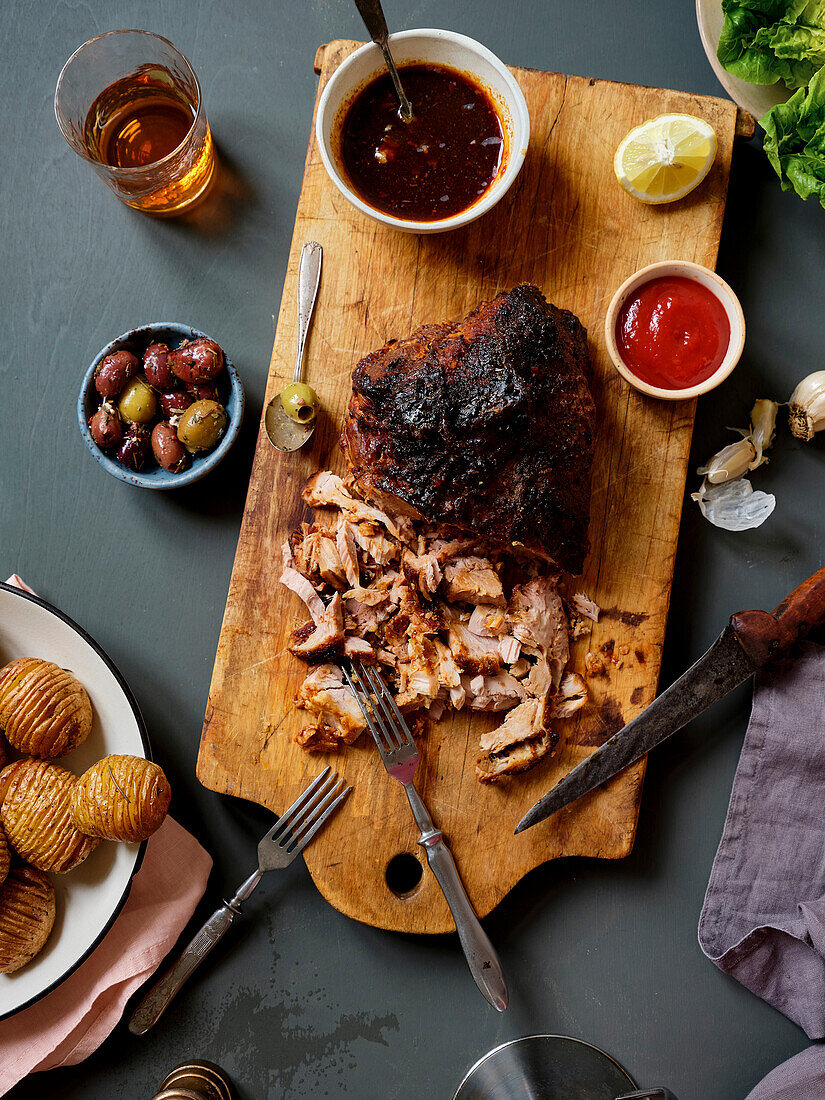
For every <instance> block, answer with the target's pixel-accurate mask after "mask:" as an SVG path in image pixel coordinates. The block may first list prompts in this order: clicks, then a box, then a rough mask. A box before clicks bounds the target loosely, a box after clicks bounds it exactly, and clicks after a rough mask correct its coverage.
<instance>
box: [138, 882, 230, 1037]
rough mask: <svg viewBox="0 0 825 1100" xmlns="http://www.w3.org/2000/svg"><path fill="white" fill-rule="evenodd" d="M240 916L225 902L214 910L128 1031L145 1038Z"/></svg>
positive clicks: (140, 1007) (147, 998) (143, 1003)
mask: <svg viewBox="0 0 825 1100" xmlns="http://www.w3.org/2000/svg"><path fill="white" fill-rule="evenodd" d="M232 900H233V901H234V900H235V899H234V898H233V899H232ZM239 914H240V910H239V909H238V908H233V907H232V905H231V903H229V902H224V904H223V905H222V906H221V907H220V909H216V910H215V912H214V913H213V914H212V916H211V917H210V918H209V920H208V921H207V922H206V924H204V925H203V927H202V928H201V929H200V931H199V932H197V933H196V934H195V936H194V938H193V939H192V940H191V941H190V943H189V944H188V945H187V946H186V947H185V948H184V949H183V952H182V953H181V954H180V955H179V956H178V958H177V959H176V961H175V962H174V963H173V964H172V966H171V967H170V968H169V970H167V971H166V973H165V974H164V975H163V977H162V978H160V979H159V980H158V981H157V982H155V984H154V985H153V986H152V988H151V989H150V990H149V992H148V993H147V994H146V995H145V996H144V998H143V1000H142V1001H141V1002H140V1004H139V1005H138V1006H137V1008H136V1009H135V1011H134V1012H133V1013H132V1016H131V1018H130V1020H129V1030H130V1031H131V1033H132V1034H133V1035H145V1034H146V1032H147V1031H148V1030H149V1029H150V1028H151V1027H154V1025H155V1024H156V1023H157V1022H158V1020H159V1019H160V1017H161V1016H162V1015H163V1013H164V1012H165V1011H166V1009H167V1008H168V1007H169V1004H170V1002H171V1001H172V998H173V997H174V996H175V995H176V994H177V993H178V992H179V990H180V988H181V986H182V985H183V984H184V982H186V981H187V980H188V979H189V978H190V977H191V975H192V974H193V973H194V972H195V970H196V969H197V968H198V966H200V964H201V963H202V962H203V960H204V959H205V958H206V956H207V955H208V954H209V952H210V951H211V950H212V948H213V947H214V946H215V945H216V944H217V943H218V942H219V941H220V940H221V938H222V937H223V936H225V935H226V933H227V932H228V931H229V929H230V928H231V926H232V922H233V920H234V919H235V917H236V916H238V915H239Z"/></svg>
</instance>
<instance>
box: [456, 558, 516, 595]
mask: <svg viewBox="0 0 825 1100" xmlns="http://www.w3.org/2000/svg"><path fill="white" fill-rule="evenodd" d="M444 595H445V596H446V597H447V599H448V600H452V601H453V602H455V603H472V604H477V603H486V604H493V605H494V606H496V607H506V606H507V598H506V596H505V595H504V589H503V588H502V587H501V579H500V578H499V575H498V573H496V571H495V569H493V567H492V565H491V564H490V562H489V561H488V560H487V559H486V558H478V557H472V558H454V559H453V560H452V561H449V562H447V564H446V565H445V566H444Z"/></svg>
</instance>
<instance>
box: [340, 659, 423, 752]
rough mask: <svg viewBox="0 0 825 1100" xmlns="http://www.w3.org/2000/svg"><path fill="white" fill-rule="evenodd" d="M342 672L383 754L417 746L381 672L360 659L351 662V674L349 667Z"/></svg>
mask: <svg viewBox="0 0 825 1100" xmlns="http://www.w3.org/2000/svg"><path fill="white" fill-rule="evenodd" d="M341 669H342V671H343V673H344V678H345V679H346V681H347V683H348V684H349V686H350V687H351V688H352V691H353V693H354V695H355V698H356V699H357V700H358V705H359V706H360V708H361V713H362V714H363V715H364V720H365V721H366V723H367V726H368V727H369V731H370V733H371V734H372V736H373V740H374V741H375V743H376V745H377V746H378V749H379V751H380V753H381V755H382V756H385V755H387V754H389V753H391V752H395V751H396V750H398V749H402V748H405V747H407V746H410V745H414V744H415V742H414V741H413V735H412V733H411V732H410V728H409V726H408V725H407V723H406V721H405V719H404V715H403V714H402V713H401V711H400V710H399V709H398V707H397V706H396V705H395V699H393V697H392V692H391V691H390V689H389V688H388V687H387V685H386V684H385V683H384V681H383V679H382V678H381V676H380V674H379V673H378V671H377V670H376V669H375V668H372V667H370V666H369V665H365V664H364V663H363V662H362V661H358V660H354V661H352V662H351V672H350V670H349V669H347V667H346V665H342V666H341Z"/></svg>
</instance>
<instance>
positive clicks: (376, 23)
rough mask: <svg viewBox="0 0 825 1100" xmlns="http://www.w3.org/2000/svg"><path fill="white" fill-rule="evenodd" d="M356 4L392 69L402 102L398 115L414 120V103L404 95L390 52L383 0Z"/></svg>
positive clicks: (402, 119) (393, 82) (366, 0)
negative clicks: (382, 5)
mask: <svg viewBox="0 0 825 1100" xmlns="http://www.w3.org/2000/svg"><path fill="white" fill-rule="evenodd" d="M355 6H356V7H357V8H358V10H359V11H360V13H361V18H362V19H363V20H364V23H365V25H366V28H367V30H368V31H369V32H370V38H371V39H372V40H373V42H374V43H375V44H376V46H380V47H381V52H382V53H383V55H384V60H385V61H386V63H387V68H388V69H389V70H390V77H391V79H392V84H393V87H394V88H395V94H396V95H397V96H398V102H399V104H400V106H399V108H398V117H399V118H400V119H401V121H402V122H412V117H413V109H412V103H410V101H409V100H408V99H407V97H406V96H405V95H404V89H403V88H402V87H401V78H400V77H399V75H398V69H396V67H395V62H394V61H393V59H392V54H391V53H390V45H389V38H390V32H389V31H388V30H387V20H386V19H385V18H384V9H383V8H382V7H381V0H355Z"/></svg>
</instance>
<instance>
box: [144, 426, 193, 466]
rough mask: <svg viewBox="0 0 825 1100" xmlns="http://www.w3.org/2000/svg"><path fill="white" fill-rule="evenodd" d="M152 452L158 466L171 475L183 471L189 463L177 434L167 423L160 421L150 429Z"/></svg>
mask: <svg viewBox="0 0 825 1100" xmlns="http://www.w3.org/2000/svg"><path fill="white" fill-rule="evenodd" d="M152 451H153V452H154V455H155V458H156V459H157V462H158V465H159V466H162V467H163V468H164V470H169V471H170V472H171V473H173V474H179V473H180V472H181V470H185V469H186V467H187V465H188V463H189V455H188V454H187V453H186V448H185V447H184V445H183V444H182V443H181V441H180V440H179V439H178V433H177V432H176V431H175V429H174V428H173V427H172V425H171V424H169V423H168V422H167V421H164V420H161V421H160V422H159V423H158V424H155V426H154V428H153V429H152Z"/></svg>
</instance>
